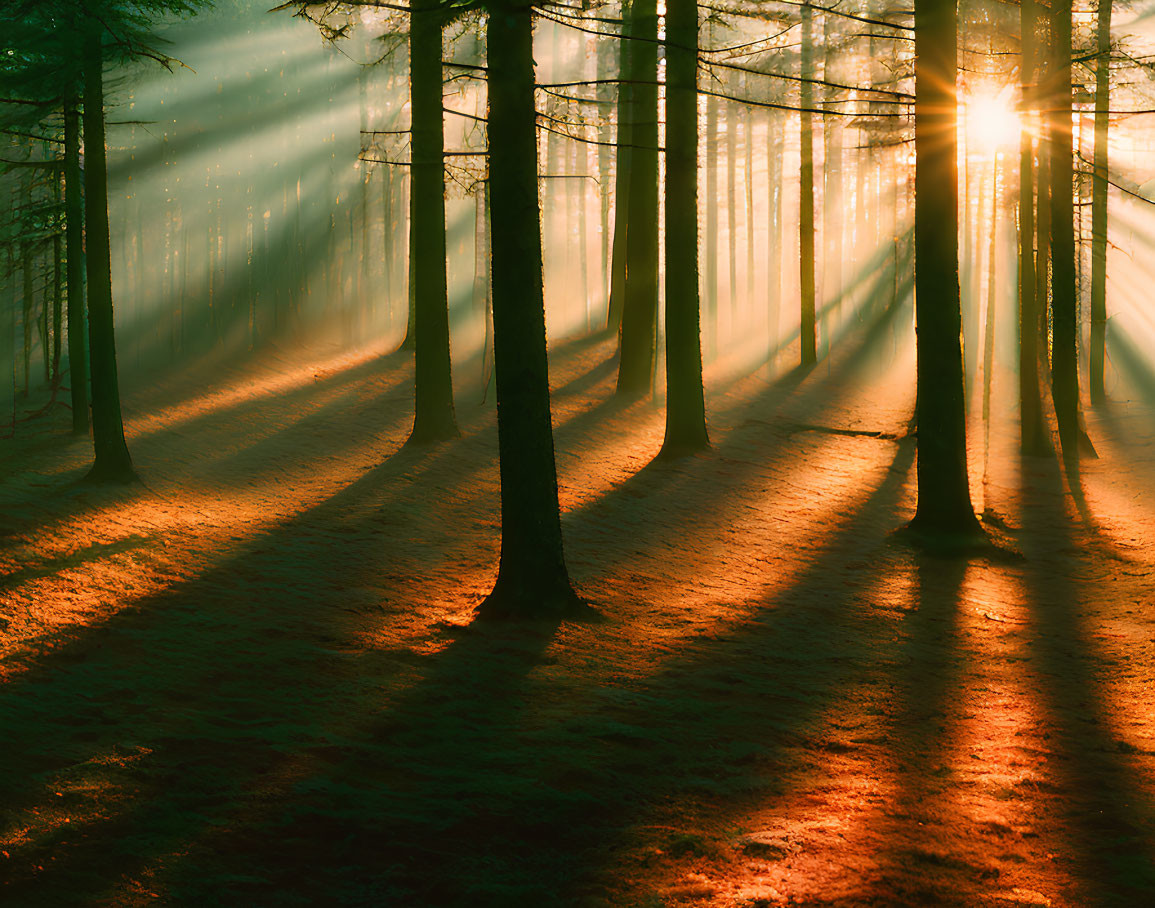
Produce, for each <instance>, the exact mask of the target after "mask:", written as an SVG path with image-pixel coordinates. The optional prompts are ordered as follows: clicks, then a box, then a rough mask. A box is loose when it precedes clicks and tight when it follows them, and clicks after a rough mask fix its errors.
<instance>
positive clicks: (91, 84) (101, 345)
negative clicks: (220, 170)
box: [84, 23, 136, 482]
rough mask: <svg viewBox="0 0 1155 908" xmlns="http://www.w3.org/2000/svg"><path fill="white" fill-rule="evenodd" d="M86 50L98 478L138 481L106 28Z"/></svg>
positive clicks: (94, 473) (87, 215)
mask: <svg viewBox="0 0 1155 908" xmlns="http://www.w3.org/2000/svg"><path fill="white" fill-rule="evenodd" d="M89 26H90V29H91V31H90V34H88V35H87V36H86V38H85V50H84V176H85V209H84V228H85V239H86V246H87V257H86V267H87V271H88V329H89V330H88V335H89V339H90V347H91V354H92V435H93V447H94V449H95V453H96V459H95V462H94V463H93V465H92V469H91V470H90V471H89V473H88V478H89V479H93V480H110V481H114V482H127V481H129V480H132V479H135V478H136V472H135V471H134V470H133V468H132V458H131V457H130V456H129V453H128V445H127V444H126V443H125V441H124V422H123V420H122V418H121V413H120V387H119V381H118V378H117V370H116V334H115V329H114V327H113V325H114V320H113V312H112V259H111V250H110V247H109V237H108V174H107V169H106V163H105V152H104V85H103V51H102V48H101V29H99V28H97V27H95V24H94V23H90V24H89Z"/></svg>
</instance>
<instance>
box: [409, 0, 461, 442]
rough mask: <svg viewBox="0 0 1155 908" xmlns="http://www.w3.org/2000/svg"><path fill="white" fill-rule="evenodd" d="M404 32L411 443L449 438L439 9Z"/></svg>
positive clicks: (425, 1) (424, 1) (430, 6)
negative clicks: (412, 403)
mask: <svg viewBox="0 0 1155 908" xmlns="http://www.w3.org/2000/svg"><path fill="white" fill-rule="evenodd" d="M410 20H411V24H410V31H409V80H410V101H411V105H412V107H411V109H412V113H413V116H412V146H411V147H412V167H411V168H410V169H411V171H412V174H413V176H412V190H413V195H412V200H413V207H412V212H413V221H412V227H411V229H412V231H413V243H412V246H411V251H410V254H411V255H412V256H413V269H412V272H411V274H412V276H413V287H412V294H413V301H414V318H415V321H414V327H415V331H416V338H415V339H416V348H415V350H414V370H415V377H416V381H415V385H416V394H415V396H416V402H415V409H416V414H415V416H414V421H413V433H412V435H411V436H410V438H411V440H413V441H417V442H422V441H437V440H440V439H445V438H452V437H454V436H456V435H457V421H456V418H455V416H454V411H453V376H452V370H451V365H450V356H449V298H448V289H447V279H446V264H445V159H444V151H445V131H444V113H443V111H442V108H443V102H442V86H443V79H442V65H441V33H442V27H443V23H444V8H443V7H442V5H441V4H440V3H438V2H437V0H417V2H416V3H414V5H413V7H412V13H411V15H410Z"/></svg>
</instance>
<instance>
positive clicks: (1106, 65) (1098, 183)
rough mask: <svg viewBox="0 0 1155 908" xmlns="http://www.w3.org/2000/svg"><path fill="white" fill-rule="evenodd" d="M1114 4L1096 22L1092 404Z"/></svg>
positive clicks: (1101, 295)
mask: <svg viewBox="0 0 1155 908" xmlns="http://www.w3.org/2000/svg"><path fill="white" fill-rule="evenodd" d="M1112 6H1113V4H1112V2H1111V0H1098V14H1097V15H1096V21H1095V147H1094V152H1093V154H1094V174H1093V176H1092V182H1091V347H1090V350H1089V351H1088V354H1089V360H1090V363H1089V365H1090V386H1091V402H1092V403H1102V402H1103V401H1104V400H1105V399H1106V396H1107V395H1106V392H1105V391H1104V388H1103V365H1104V362H1105V360H1106V343H1107V167H1108V152H1107V132H1108V125H1109V120H1110V116H1109V111H1110V109H1111V7H1112Z"/></svg>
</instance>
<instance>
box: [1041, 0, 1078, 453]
mask: <svg viewBox="0 0 1155 908" xmlns="http://www.w3.org/2000/svg"><path fill="white" fill-rule="evenodd" d="M1051 35H1052V38H1051V41H1052V53H1051V59H1052V65H1053V67H1054V70H1053V73H1052V80H1051V85H1052V91H1051V92H1050V95H1051V97H1050V100H1049V103H1048V105H1047V107H1048V109H1049V110H1050V111H1051V112H1052V113H1051V115H1050V121H1051V122H1050V127H1051V128H1050V136H1051V319H1052V322H1051V332H1052V333H1051V337H1052V342H1051V357H1052V359H1051V363H1052V365H1051V374H1052V380H1053V393H1054V399H1055V417H1056V419H1057V421H1058V423H1059V441H1060V442H1061V444H1062V446H1063V457H1064V458H1065V459H1067V460H1068V461H1073V460H1075V459H1077V457H1078V437H1079V428H1078V427H1079V421H1078V411H1079V373H1078V365H1077V353H1076V348H1077V341H1076V334H1077V326H1078V319H1077V318H1076V307H1077V294H1076V292H1075V220H1074V204H1073V198H1072V195H1073V189H1072V187H1073V178H1074V174H1073V172H1072V160H1073V154H1074V151H1073V144H1072V135H1071V108H1072V96H1071V0H1052V3H1051Z"/></svg>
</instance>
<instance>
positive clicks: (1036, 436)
mask: <svg viewBox="0 0 1155 908" xmlns="http://www.w3.org/2000/svg"><path fill="white" fill-rule="evenodd" d="M1037 15H1038V11H1037V6H1036V0H1022V5H1021V8H1020V28H1021V30H1022V50H1023V57H1022V65H1021V69H1020V81H1021V83H1022V96H1023V106H1024V108H1026V107H1027V105H1028V104H1032V103H1034V101H1035V98H1036V95H1037V92H1036V91H1035V84H1034V74H1035V41H1034V37H1035V19H1036V16H1037ZM1024 112H1025V111H1024ZM1032 151H1033V149H1032V138H1031V133H1030V132H1029V131H1028V130H1027V129H1026V127H1025V125H1023V126H1020V129H1019V449H1020V450H1021V451H1022V453H1023V454H1025V455H1027V456H1039V455H1042V454H1045V453H1047V450H1048V448H1049V445H1048V444H1047V435H1046V431H1045V429H1044V427H1043V413H1042V405H1041V403H1040V399H1039V316H1038V311H1037V301H1036V297H1035V293H1036V291H1035V193H1034V166H1033V165H1034V160H1033V154H1032Z"/></svg>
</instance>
